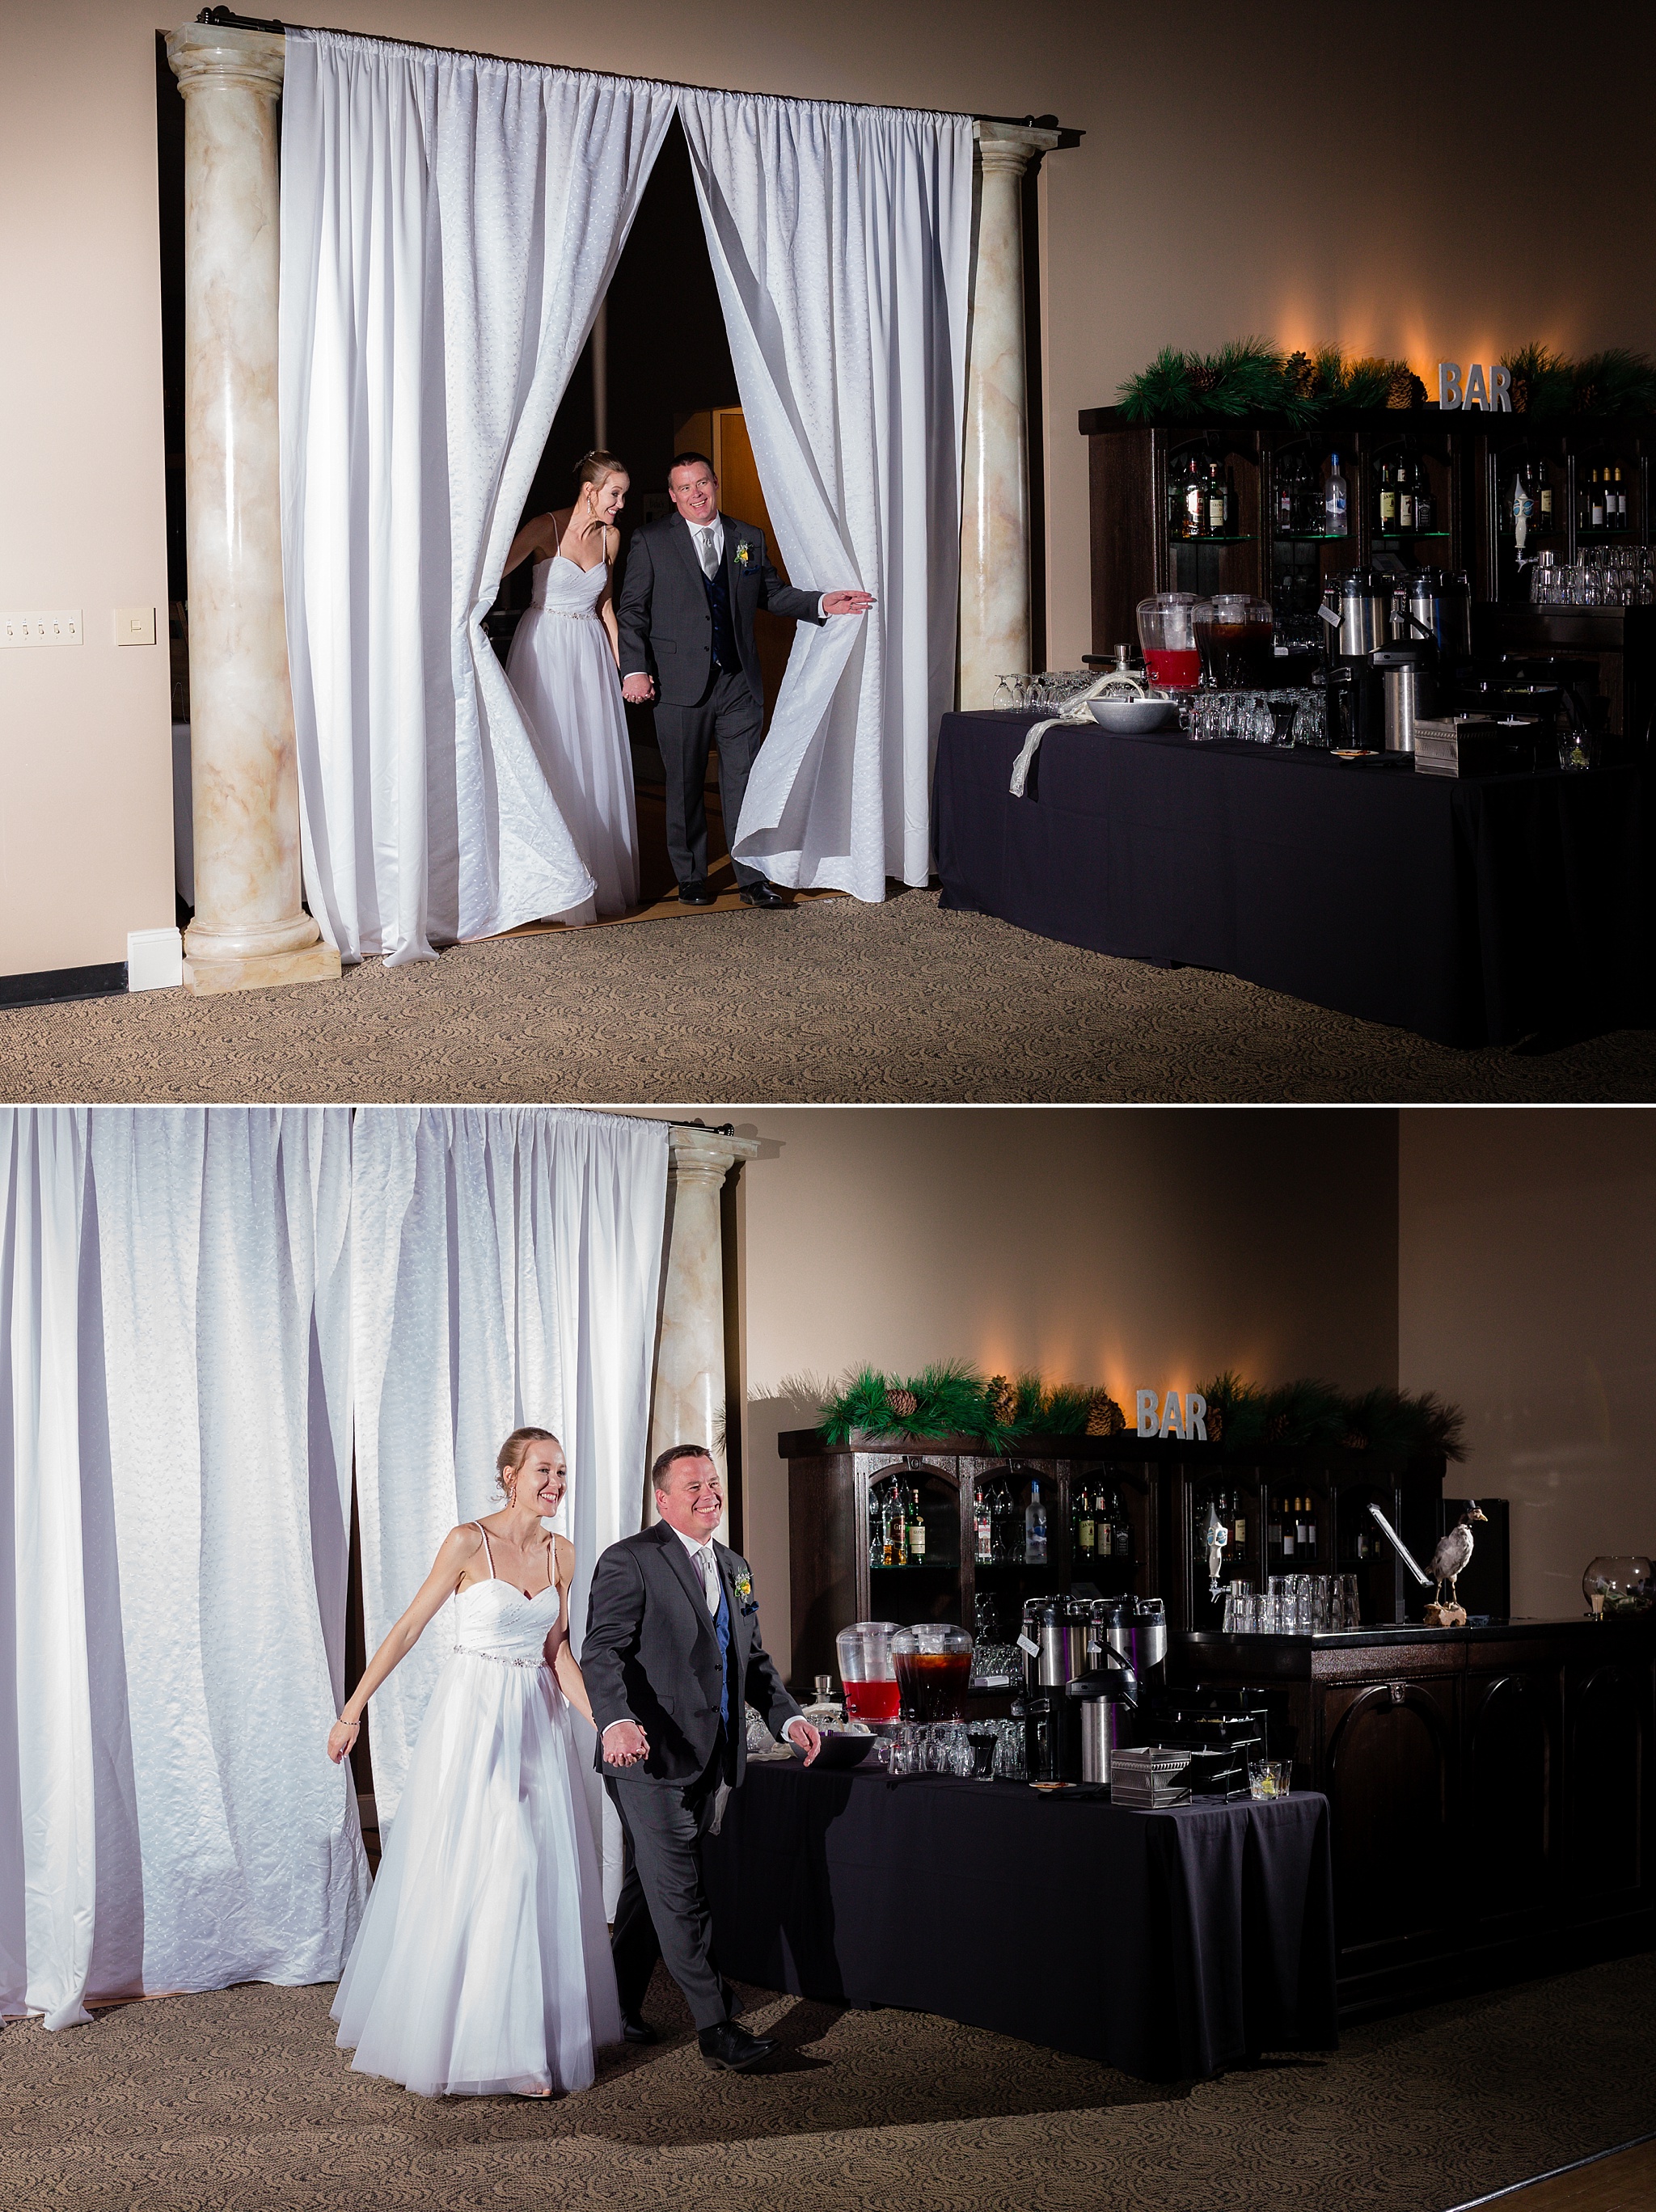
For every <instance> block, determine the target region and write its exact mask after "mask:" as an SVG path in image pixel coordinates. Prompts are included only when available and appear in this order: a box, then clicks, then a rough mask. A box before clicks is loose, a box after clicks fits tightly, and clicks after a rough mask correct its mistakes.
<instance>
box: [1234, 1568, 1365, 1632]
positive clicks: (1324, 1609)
mask: <svg viewBox="0 0 1656 2212" xmlns="http://www.w3.org/2000/svg"><path fill="white" fill-rule="evenodd" d="M1361 1626H1362V1607H1361V1599H1360V1595H1359V1583H1358V1577H1356V1576H1355V1575H1272V1576H1271V1577H1270V1578H1269V1581H1268V1582H1267V1583H1266V1584H1265V1587H1264V1589H1263V1592H1261V1591H1256V1590H1252V1589H1249V1587H1248V1585H1247V1583H1245V1582H1241V1581H1238V1582H1233V1583H1231V1585H1230V1586H1229V1588H1228V1589H1227V1591H1226V1593H1225V1619H1224V1629H1225V1633H1226V1634H1227V1636H1331V1635H1337V1634H1338V1632H1340V1631H1341V1630H1342V1629H1345V1628H1359V1627H1361Z"/></svg>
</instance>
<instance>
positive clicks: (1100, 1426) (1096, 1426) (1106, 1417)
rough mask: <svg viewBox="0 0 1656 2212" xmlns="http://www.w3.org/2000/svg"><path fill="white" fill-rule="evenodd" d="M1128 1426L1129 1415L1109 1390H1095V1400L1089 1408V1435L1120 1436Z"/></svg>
mask: <svg viewBox="0 0 1656 2212" xmlns="http://www.w3.org/2000/svg"><path fill="white" fill-rule="evenodd" d="M1126 1426H1127V1416H1126V1415H1125V1414H1124V1413H1123V1412H1122V1410H1121V1407H1119V1406H1118V1405H1117V1403H1116V1401H1115V1400H1114V1399H1113V1398H1112V1397H1111V1395H1110V1393H1109V1392H1108V1391H1107V1390H1095V1391H1094V1392H1093V1402H1092V1404H1091V1405H1090V1406H1089V1407H1087V1435H1088V1436H1089V1437H1114V1436H1119V1435H1120V1433H1121V1431H1123V1429H1124V1428H1125V1427H1126Z"/></svg>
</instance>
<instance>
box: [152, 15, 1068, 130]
mask: <svg viewBox="0 0 1656 2212" xmlns="http://www.w3.org/2000/svg"><path fill="white" fill-rule="evenodd" d="M196 21H197V22H198V23H209V24H213V25H216V27H218V28H219V29H220V30H228V31H269V32H270V33H271V34H272V35H273V36H274V37H276V38H285V37H286V35H287V30H288V27H287V25H286V24H285V23H282V22H278V21H276V20H275V19H274V18H270V19H266V18H265V17H262V16H259V15H237V14H236V12H235V10H234V9H233V8H204V9H202V11H201V13H200V15H198V16H197V17H196ZM294 27H295V30H297V29H300V28H303V29H305V30H307V31H308V30H314V31H324V30H325V31H326V32H327V33H328V34H329V36H330V37H332V38H336V39H373V40H378V41H379V42H380V43H381V44H382V45H389V46H414V47H416V48H417V49H418V51H419V52H422V53H427V54H446V53H454V52H466V53H471V52H475V49H473V48H471V47H459V48H457V47H453V46H427V45H426V44H425V42H424V41H423V40H420V39H393V40H387V39H385V38H384V37H383V36H382V34H381V33H379V32H377V31H341V30H337V29H335V28H334V27H333V26H332V25H331V24H325V23H307V24H304V25H302V26H301V25H298V24H295V26H294ZM476 58H477V59H478V60H479V61H485V62H507V63H508V64H509V63H510V62H511V59H512V57H511V56H510V55H509V54H484V53H478V54H477V57H476ZM520 65H522V64H520ZM527 66H528V67H530V68H534V67H537V66H542V64H533V63H530V64H527ZM608 73H609V72H605V74H608ZM648 82H650V83H652V84H675V83H676V82H677V81H676V80H675V79H673V78H672V77H652V78H650V79H648ZM679 89H681V90H683V91H685V92H717V91H722V90H726V89H728V88H727V87H723V86H719V85H682V86H679ZM796 96H797V95H794V94H788V93H756V94H752V97H753V98H754V99H757V100H787V99H789V98H793V97H796ZM827 105H828V106H864V105H866V106H871V107H882V106H889V105H890V103H889V102H888V101H885V100H869V101H867V102H859V101H850V102H843V101H836V100H831V101H829V102H828V103H827ZM936 112H944V113H947V112H953V111H951V110H941V111H936ZM972 120H973V122H974V123H1010V124H1013V125H1015V126H1016V127H1017V128H1018V129H1020V130H1034V131H1056V132H1057V134H1058V143H1057V146H1056V149H1054V150H1055V151H1056V152H1057V153H1060V154H1062V153H1066V152H1068V149H1070V148H1071V147H1072V146H1079V145H1080V144H1081V140H1082V139H1083V138H1084V137H1086V135H1087V134H1086V132H1085V131H1075V130H1072V129H1070V128H1069V126H1068V125H1066V124H1062V123H1060V122H1059V120H1058V118H1057V117H1056V115H974V116H973V118H972Z"/></svg>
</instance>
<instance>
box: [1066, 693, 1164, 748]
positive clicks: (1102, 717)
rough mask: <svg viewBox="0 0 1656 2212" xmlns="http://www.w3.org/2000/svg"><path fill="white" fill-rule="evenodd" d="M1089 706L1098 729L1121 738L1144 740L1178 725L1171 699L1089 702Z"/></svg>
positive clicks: (1098, 700)
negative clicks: (1151, 731)
mask: <svg viewBox="0 0 1656 2212" xmlns="http://www.w3.org/2000/svg"><path fill="white" fill-rule="evenodd" d="M1087 705H1088V706H1089V707H1090V708H1092V710H1093V720H1094V721H1095V722H1096V723H1097V724H1098V726H1099V728H1100V729H1101V730H1109V731H1111V732H1113V734H1114V735H1115V736H1117V737H1118V738H1137V737H1142V736H1143V735H1144V734H1145V732H1147V731H1149V730H1172V729H1177V728H1178V702H1176V701H1175V700H1172V699H1089V700H1088V701H1087Z"/></svg>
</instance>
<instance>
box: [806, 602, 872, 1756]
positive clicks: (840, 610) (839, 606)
mask: <svg viewBox="0 0 1656 2212" xmlns="http://www.w3.org/2000/svg"><path fill="white" fill-rule="evenodd" d="M873 605H874V599H873V596H872V594H871V593H869V592H824V593H823V595H822V611H823V612H824V614H825V615H866V614H867V613H868V610H869V608H870V607H871V606H873ZM813 1756H814V1754H813Z"/></svg>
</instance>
